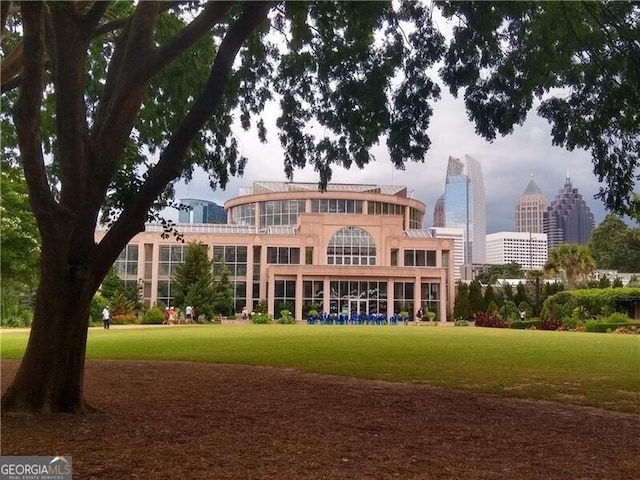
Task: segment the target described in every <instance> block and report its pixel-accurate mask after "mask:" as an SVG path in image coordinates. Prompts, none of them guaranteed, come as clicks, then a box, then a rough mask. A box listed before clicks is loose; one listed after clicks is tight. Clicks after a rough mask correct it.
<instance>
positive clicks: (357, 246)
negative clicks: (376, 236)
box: [327, 227, 376, 265]
mask: <svg viewBox="0 0 640 480" xmlns="http://www.w3.org/2000/svg"><path fill="white" fill-rule="evenodd" d="M327 263H328V264H329V265H375V264H376V244H375V242H374V241H373V237H372V236H371V235H369V234H368V233H367V232H365V231H364V230H363V229H361V228H358V227H345V228H341V229H340V230H338V231H337V232H336V233H335V234H334V235H333V237H331V240H329V246H328V247H327Z"/></svg>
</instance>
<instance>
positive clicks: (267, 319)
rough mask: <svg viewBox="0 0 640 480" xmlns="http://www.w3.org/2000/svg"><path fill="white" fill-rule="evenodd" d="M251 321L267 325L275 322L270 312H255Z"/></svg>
mask: <svg viewBox="0 0 640 480" xmlns="http://www.w3.org/2000/svg"><path fill="white" fill-rule="evenodd" d="M251 323H256V324H260V325H266V324H269V323H273V318H272V317H271V315H270V314H269V313H255V315H252V316H251Z"/></svg>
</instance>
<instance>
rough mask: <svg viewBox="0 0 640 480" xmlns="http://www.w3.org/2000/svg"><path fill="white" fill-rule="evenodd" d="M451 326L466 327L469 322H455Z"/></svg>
mask: <svg viewBox="0 0 640 480" xmlns="http://www.w3.org/2000/svg"><path fill="white" fill-rule="evenodd" d="M453 325H454V326H456V327H468V326H469V322H468V321H467V320H463V319H460V320H456V321H455V323H454V324H453Z"/></svg>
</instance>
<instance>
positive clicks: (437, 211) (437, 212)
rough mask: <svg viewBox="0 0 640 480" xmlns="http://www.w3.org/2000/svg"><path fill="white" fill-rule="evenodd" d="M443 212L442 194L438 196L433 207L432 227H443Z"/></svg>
mask: <svg viewBox="0 0 640 480" xmlns="http://www.w3.org/2000/svg"><path fill="white" fill-rule="evenodd" d="M444 212H445V210H444V193H443V194H442V195H440V198H438V200H437V201H436V205H435V207H433V226H434V227H444V226H445V222H446V218H445V213H444Z"/></svg>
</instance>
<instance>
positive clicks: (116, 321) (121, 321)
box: [111, 313, 136, 325]
mask: <svg viewBox="0 0 640 480" xmlns="http://www.w3.org/2000/svg"><path fill="white" fill-rule="evenodd" d="M111 323H112V324H113V325H131V324H132V323H136V316H135V315H134V314H133V313H127V314H124V315H111Z"/></svg>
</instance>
